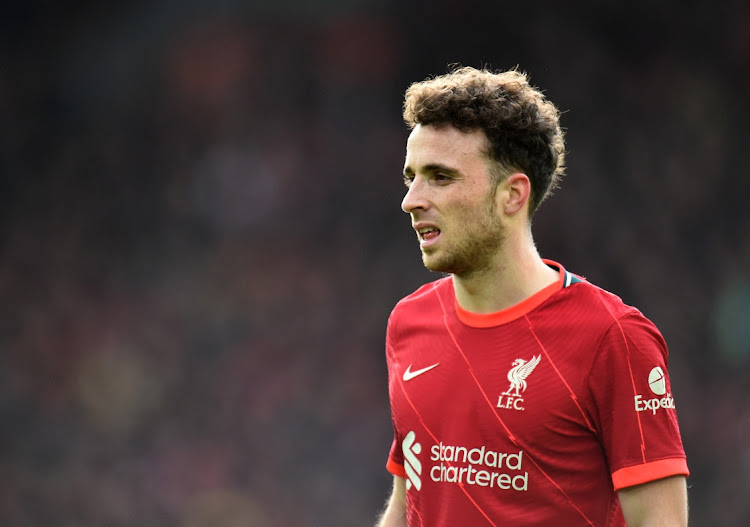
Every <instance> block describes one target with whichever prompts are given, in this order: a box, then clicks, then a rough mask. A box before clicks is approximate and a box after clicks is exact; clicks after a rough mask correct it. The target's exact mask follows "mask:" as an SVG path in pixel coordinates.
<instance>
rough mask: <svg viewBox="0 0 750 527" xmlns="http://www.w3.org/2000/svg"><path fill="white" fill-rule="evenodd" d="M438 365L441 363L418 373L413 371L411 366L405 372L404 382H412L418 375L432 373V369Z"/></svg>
mask: <svg viewBox="0 0 750 527" xmlns="http://www.w3.org/2000/svg"><path fill="white" fill-rule="evenodd" d="M438 364H440V363H439V362H436V363H435V364H433V365H432V366H427V367H426V368H422V369H421V370H416V371H411V364H409V367H408V368H406V371H405V372H404V380H405V381H410V380H412V379H413V378H414V377H416V376H417V375H422V374H423V373H425V372H428V371H430V370H431V369H432V368H434V367H435V366H437V365H438Z"/></svg>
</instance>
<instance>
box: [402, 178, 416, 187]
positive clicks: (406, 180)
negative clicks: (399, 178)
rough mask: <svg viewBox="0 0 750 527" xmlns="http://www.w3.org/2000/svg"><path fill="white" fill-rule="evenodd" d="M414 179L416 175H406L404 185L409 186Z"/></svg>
mask: <svg viewBox="0 0 750 527" xmlns="http://www.w3.org/2000/svg"><path fill="white" fill-rule="evenodd" d="M413 181H414V176H404V185H406V186H407V187H410V186H411V184H412V182H413Z"/></svg>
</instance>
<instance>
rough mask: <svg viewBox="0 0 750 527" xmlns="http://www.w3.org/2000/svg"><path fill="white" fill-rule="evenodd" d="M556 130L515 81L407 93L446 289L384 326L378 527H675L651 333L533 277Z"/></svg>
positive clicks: (451, 82) (671, 462) (571, 290)
mask: <svg viewBox="0 0 750 527" xmlns="http://www.w3.org/2000/svg"><path fill="white" fill-rule="evenodd" d="M558 118H559V112H558V111H557V109H556V108H555V107H554V106H553V105H552V104H551V103H550V102H549V101H547V100H546V99H545V98H544V96H543V95H542V94H541V93H540V92H539V91H538V90H536V89H534V88H533V87H531V86H530V85H529V83H528V81H527V78H526V76H525V75H523V74H522V73H519V72H517V71H507V72H503V73H492V72H490V71H487V70H476V69H473V68H461V69H457V70H455V71H453V72H452V73H449V74H447V75H443V76H440V77H436V78H433V79H428V80H426V81H424V82H420V83H415V84H413V85H412V86H411V87H410V88H409V89H408V90H407V92H406V98H405V103H404V119H405V121H406V123H407V125H408V126H409V127H410V128H411V134H410V136H409V139H408V142H407V148H406V161H405V165H404V177H405V181H406V185H407V187H408V190H407V193H406V196H405V197H404V200H403V203H402V208H403V210H404V211H405V212H407V213H409V214H410V215H411V220H412V225H413V227H414V230H415V231H416V234H417V238H418V240H419V246H420V249H421V252H422V259H423V262H424V265H425V266H426V267H427V268H428V269H430V270H432V271H436V272H441V273H449V276H446V277H444V278H442V279H439V280H437V281H435V282H432V283H429V284H427V285H424V286H423V287H421V288H420V289H418V290H417V291H416V292H415V293H413V294H411V295H410V296H408V297H406V298H404V299H403V300H402V301H401V302H399V303H398V305H397V306H396V307H395V308H394V310H393V312H392V314H391V317H390V319H389V322H388V330H387V336H386V356H387V363H388V372H389V393H390V400H391V412H392V419H393V427H394V441H393V445H392V448H391V451H390V455H389V457H388V463H387V468H388V470H389V471H390V472H391V473H392V474H393V475H394V485H393V493H392V495H391V498H390V500H389V502H388V505H387V508H386V510H385V512H384V513H383V516H382V518H381V519H380V522H379V526H380V527H393V526H406V525H408V526H423V527H442V526H445V527H464V526H469V527H476V526H481V525H496V526H501V525H502V526H513V527H518V526H527V525H528V526H530V525H534V526H540V525H544V526H547V525H549V526H556V527H558V526H562V527H571V526H579V525H581V526H602V527H603V526H607V527H612V526H624V525H627V527H646V526H657V525H658V526H661V527H671V526H685V525H687V491H686V483H685V478H686V476H687V475H688V469H687V463H686V461H685V454H684V451H683V447H682V442H681V439H680V434H679V429H678V425H677V418H676V414H675V403H674V399H673V397H672V393H671V388H670V382H669V378H668V376H667V347H666V344H665V343H664V340H663V339H662V336H661V335H660V333H659V331H658V330H657V329H656V327H655V326H654V325H653V324H652V323H651V322H649V321H648V320H647V319H646V318H645V317H644V316H643V315H642V314H641V313H640V312H639V311H638V310H637V309H635V308H633V307H629V306H626V305H625V304H623V303H622V301H621V300H620V299H619V298H618V297H616V296H615V295H613V294H611V293H609V292H607V291H604V290H602V289H600V288H597V287H595V286H594V285H592V284H590V283H588V282H587V281H585V280H584V279H582V278H579V277H577V276H574V275H572V274H570V273H569V272H568V271H566V270H565V269H564V268H563V266H561V265H560V264H558V263H555V262H552V261H548V260H542V259H541V258H540V256H539V254H538V253H537V251H536V249H535V246H534V242H533V239H532V234H531V217H532V214H533V213H534V211H535V210H536V209H537V207H538V206H539V204H540V203H541V202H542V201H543V200H544V199H545V197H546V196H547V195H548V193H549V192H550V190H551V189H552V188H554V187H555V186H556V185H557V180H558V177H559V176H560V175H562V173H563V164H564V163H563V162H564V142H563V134H562V132H561V129H560V126H559V122H558Z"/></svg>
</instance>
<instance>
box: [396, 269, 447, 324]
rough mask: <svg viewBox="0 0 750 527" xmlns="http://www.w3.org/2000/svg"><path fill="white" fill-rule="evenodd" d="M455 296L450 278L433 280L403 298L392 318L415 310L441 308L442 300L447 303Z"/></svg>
mask: <svg viewBox="0 0 750 527" xmlns="http://www.w3.org/2000/svg"><path fill="white" fill-rule="evenodd" d="M452 294H453V288H452V282H451V278H450V276H446V277H443V278H439V279H437V280H433V281H432V282H427V283H426V284H423V285H421V286H420V287H419V288H417V289H416V290H415V291H414V292H413V293H411V294H409V295H407V296H405V297H403V298H402V299H401V300H399V302H398V303H397V304H396V306H395V307H394V308H393V311H392V313H391V316H394V315H396V314H398V313H401V312H404V311H411V310H413V309H417V310H420V311H421V310H424V309H425V308H427V307H428V306H440V302H441V299H442V300H443V301H445V300H446V299H449V297H450V296H451V295H452Z"/></svg>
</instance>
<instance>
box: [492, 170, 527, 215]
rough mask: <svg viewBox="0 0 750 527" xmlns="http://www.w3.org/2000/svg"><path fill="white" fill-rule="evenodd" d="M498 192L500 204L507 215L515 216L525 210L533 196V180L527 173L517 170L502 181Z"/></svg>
mask: <svg viewBox="0 0 750 527" xmlns="http://www.w3.org/2000/svg"><path fill="white" fill-rule="evenodd" d="M498 190H500V192H498V194H497V199H498V200H499V203H498V206H499V207H500V210H502V211H503V212H504V213H505V214H506V215H507V216H514V215H516V214H518V213H519V212H520V211H522V210H525V209H526V208H527V207H526V205H527V203H528V202H529V198H530V197H531V181H529V177H528V176H527V175H526V174H523V173H521V172H515V173H513V174H511V175H509V176H508V177H507V178H505V180H504V181H503V182H502V183H500V189H498Z"/></svg>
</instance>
